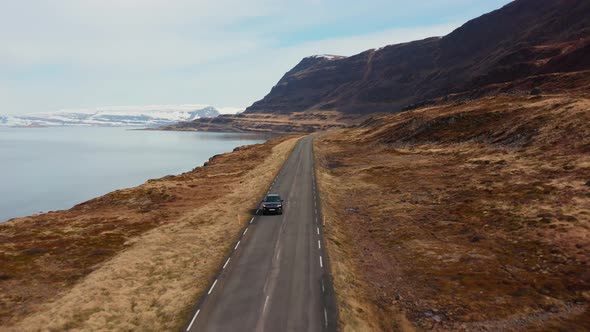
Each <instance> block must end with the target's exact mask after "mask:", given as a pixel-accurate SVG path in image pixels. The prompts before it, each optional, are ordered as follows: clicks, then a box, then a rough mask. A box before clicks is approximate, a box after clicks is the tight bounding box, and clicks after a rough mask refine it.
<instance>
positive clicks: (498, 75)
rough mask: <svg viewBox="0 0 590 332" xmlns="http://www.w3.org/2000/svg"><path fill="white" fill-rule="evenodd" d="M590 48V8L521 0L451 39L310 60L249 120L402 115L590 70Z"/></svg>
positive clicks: (575, 0) (573, 1)
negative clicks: (495, 87)
mask: <svg viewBox="0 0 590 332" xmlns="http://www.w3.org/2000/svg"><path fill="white" fill-rule="evenodd" d="M589 45H590V2H589V1H587V0H517V1H514V2H512V3H510V4H508V5H506V6H505V7H503V8H501V9H499V10H496V11H494V12H491V13H489V14H486V15H483V16H481V17H479V18H477V19H474V20H472V21H469V22H467V23H466V24H465V25H463V26H462V27H460V28H458V29H457V30H455V31H453V32H452V33H451V34H449V35H447V36H445V37H443V38H438V37H437V38H429V39H425V40H421V41H415V42H410V43H405V44H398V45H390V46H387V47H385V48H382V49H379V50H369V51H366V52H363V53H361V54H358V55H355V56H351V57H347V58H344V57H342V58H326V57H308V58H305V59H303V60H302V61H301V62H300V63H299V64H298V65H297V66H295V67H294V68H293V69H292V70H291V71H289V72H288V73H286V74H285V75H284V76H283V78H282V79H281V80H280V81H279V82H278V84H277V85H276V86H275V87H273V89H272V90H271V92H270V93H269V94H268V95H267V96H266V97H264V99H262V100H260V101H258V102H255V103H254V104H253V105H252V106H250V107H249V108H248V109H247V110H246V114H252V113H272V114H289V113H292V112H299V111H306V110H337V111H340V112H345V113H370V112H391V111H400V110H402V109H403V107H405V106H407V105H410V104H414V103H417V102H420V101H424V100H428V99H432V98H437V97H441V96H445V95H447V94H450V93H458V92H463V91H467V90H472V89H478V88H480V87H483V86H486V85H490V84H495V83H501V82H510V81H514V80H516V79H522V78H524V77H529V76H536V75H542V74H549V73H555V72H570V71H578V70H584V69H590V46H589Z"/></svg>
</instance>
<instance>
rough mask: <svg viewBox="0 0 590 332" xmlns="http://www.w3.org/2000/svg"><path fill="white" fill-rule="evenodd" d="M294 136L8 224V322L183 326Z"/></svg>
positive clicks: (26, 326) (1, 289)
mask: <svg viewBox="0 0 590 332" xmlns="http://www.w3.org/2000/svg"><path fill="white" fill-rule="evenodd" d="M296 140H297V138H288V137H283V138H279V139H275V140H272V141H269V142H267V143H265V144H258V145H252V146H246V147H242V148H239V149H237V150H236V151H234V152H232V153H227V154H224V155H220V156H216V157H215V158H212V159H211V160H210V161H209V162H208V163H207V166H205V167H199V168H196V169H195V170H193V171H191V172H188V173H184V174H181V175H178V176H168V177H165V178H162V179H157V180H150V181H148V182H147V183H146V184H144V185H141V186H139V187H135V188H130V189H125V190H118V191H115V192H113V193H110V194H107V195H105V196H102V197H100V198H97V199H93V200H91V201H88V202H86V203H83V204H80V205H78V206H76V207H74V208H72V209H70V210H68V211H59V212H52V213H47V214H43V215H38V216H33V217H28V218H21V219H14V220H11V221H9V222H6V223H4V224H1V225H0V275H1V276H2V277H0V294H1V295H0V326H2V328H1V329H2V330H9V331H12V330H14V331H39V330H55V331H58V330H59V331H62V330H142V331H162V330H174V329H178V328H179V327H180V326H181V325H182V324H183V323H185V320H186V318H187V317H186V316H187V315H188V312H189V310H190V307H191V305H192V304H193V303H194V301H195V299H196V298H197V297H198V296H199V294H201V292H202V291H203V288H204V287H206V285H207V283H208V282H209V281H210V279H211V278H212V274H213V273H214V271H215V270H216V268H217V267H218V266H219V265H220V264H221V263H222V259H223V257H224V255H225V254H226V253H227V251H228V250H229V249H230V248H229V247H230V246H231V239H233V238H235V237H236V236H237V235H238V232H239V230H240V228H241V226H242V224H243V223H245V222H246V220H247V217H248V215H250V211H251V208H252V207H253V206H255V205H256V203H257V200H258V199H259V198H260V197H261V195H262V194H263V193H264V191H265V189H266V188H267V187H268V185H269V184H270V181H271V180H272V176H269V174H276V173H277V172H278V170H279V168H280V166H281V165H282V163H283V161H284V160H285V159H286V158H287V156H288V155H289V153H290V151H291V149H292V148H293V146H294V144H295V142H296Z"/></svg>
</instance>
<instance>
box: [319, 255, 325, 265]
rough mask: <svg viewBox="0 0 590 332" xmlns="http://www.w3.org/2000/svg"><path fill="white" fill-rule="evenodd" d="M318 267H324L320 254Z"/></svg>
mask: <svg viewBox="0 0 590 332" xmlns="http://www.w3.org/2000/svg"><path fill="white" fill-rule="evenodd" d="M320 267H324V262H322V256H320Z"/></svg>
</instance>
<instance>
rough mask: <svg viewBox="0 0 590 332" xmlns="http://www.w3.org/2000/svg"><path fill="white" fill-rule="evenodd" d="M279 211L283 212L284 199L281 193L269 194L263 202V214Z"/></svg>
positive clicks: (279, 212)
mask: <svg viewBox="0 0 590 332" xmlns="http://www.w3.org/2000/svg"><path fill="white" fill-rule="evenodd" d="M269 213H278V214H283V200H282V199H281V196H279V194H269V195H266V197H265V198H264V202H262V214H269Z"/></svg>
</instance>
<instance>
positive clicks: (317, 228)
mask: <svg viewBox="0 0 590 332" xmlns="http://www.w3.org/2000/svg"><path fill="white" fill-rule="evenodd" d="M315 229H316V231H317V232H318V235H320V228H319V227H316V228H315Z"/></svg>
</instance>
